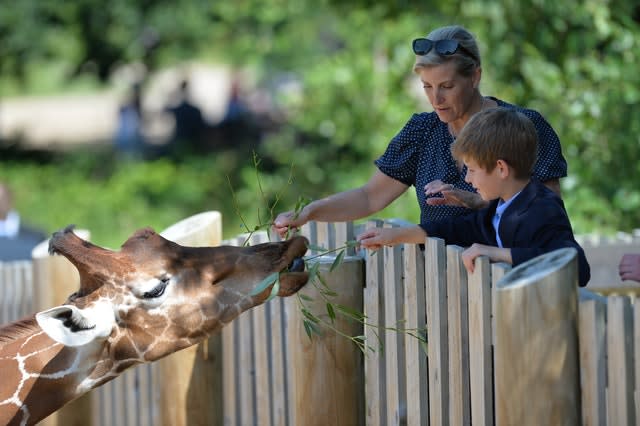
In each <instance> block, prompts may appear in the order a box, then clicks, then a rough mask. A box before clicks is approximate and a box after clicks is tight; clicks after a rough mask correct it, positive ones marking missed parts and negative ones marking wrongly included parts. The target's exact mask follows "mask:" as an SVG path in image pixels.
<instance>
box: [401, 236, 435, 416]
mask: <svg viewBox="0 0 640 426" xmlns="http://www.w3.org/2000/svg"><path fill="white" fill-rule="evenodd" d="M424 301H425V284H424V255H423V253H422V251H421V250H420V248H419V246H418V245H416V244H405V245H404V319H405V328H406V329H407V330H411V331H410V333H411V334H413V335H414V336H415V337H414V336H410V335H408V334H405V353H406V363H405V374H406V377H407V387H406V389H407V391H406V394H407V425H409V426H422V425H426V424H427V423H428V420H429V406H428V402H429V393H428V392H429V390H428V389H429V388H428V380H429V377H428V372H427V354H426V353H425V346H423V344H422V343H421V342H420V340H419V338H424V337H425V335H426V333H425V327H426V308H425V303H424Z"/></svg>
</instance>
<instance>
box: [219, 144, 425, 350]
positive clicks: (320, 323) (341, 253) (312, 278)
mask: <svg viewBox="0 0 640 426" xmlns="http://www.w3.org/2000/svg"><path fill="white" fill-rule="evenodd" d="M253 165H254V168H255V170H256V179H257V180H258V188H259V191H260V193H261V194H260V196H261V199H262V201H263V203H264V204H266V201H267V198H266V197H265V195H264V191H263V189H262V184H261V183H260V175H259V173H258V166H259V165H260V161H259V159H258V158H257V155H256V154H255V152H254V154H253ZM292 176H293V166H292V168H291V174H290V176H289V179H288V184H291V182H292ZM231 191H232V197H233V199H234V206H235V207H236V209H238V203H237V200H236V197H235V193H234V192H233V189H232V190H231ZM280 199H281V192H279V193H278V194H277V196H276V199H275V201H274V202H273V204H272V205H271V206H269V208H268V211H269V215H268V216H269V220H268V221H262V219H261V216H260V212H258V218H259V222H261V223H260V224H259V225H257V226H255V227H253V228H249V226H248V225H247V224H246V222H245V220H244V218H243V217H242V215H241V214H240V212H239V210H238V215H239V217H240V219H241V221H242V223H243V226H244V228H245V229H246V230H247V231H248V233H249V237H250V236H251V235H252V234H253V233H254V232H256V231H258V230H260V229H268V228H269V227H270V226H271V225H272V223H273V220H274V216H275V215H274V212H275V208H276V206H277V204H278V202H279V200H280ZM310 201H311V200H309V199H308V198H305V197H302V196H301V197H298V200H297V202H296V205H295V208H294V211H293V217H294V218H297V217H298V216H299V215H300V212H301V211H302V209H303V208H304V207H305V206H306V205H307V204H309V202H310ZM289 231H290V230H288V231H287V234H286V236H285V238H288V237H289ZM248 242H249V238H247V239H246V241H245V244H248ZM357 246H358V242H357V241H355V240H351V241H347V242H345V244H344V245H342V246H340V247H337V248H334V249H327V248H324V247H319V246H314V245H309V247H308V249H309V250H311V251H312V252H315V253H316V254H312V255H309V256H305V258H304V262H305V266H306V269H307V271H308V272H309V282H310V283H311V284H312V285H313V286H314V287H315V288H316V290H317V291H318V294H319V296H320V298H321V302H322V303H323V304H324V310H325V312H324V313H322V314H319V313H315V312H313V310H312V309H311V308H310V307H309V304H311V303H314V302H315V299H314V298H313V297H311V296H308V295H306V294H301V293H297V294H296V296H297V300H298V305H299V307H300V311H301V313H302V315H303V326H304V329H305V332H306V334H307V336H308V337H309V339H313V336H314V335H317V336H322V333H323V329H327V330H331V331H332V332H334V333H336V334H337V335H339V336H341V337H344V338H346V339H349V340H351V341H352V342H353V343H354V344H355V345H356V346H357V347H358V348H359V349H360V350H361V351H362V352H363V353H365V354H366V353H367V351H368V350H369V351H372V352H375V351H376V350H380V351H383V350H384V348H383V345H382V339H381V337H380V334H379V333H380V332H381V331H394V332H398V333H405V334H407V335H409V336H411V337H413V338H416V339H418V340H419V341H420V344H421V347H422V348H423V350H424V351H425V353H426V352H427V339H426V328H417V329H407V328H400V327H387V326H385V327H380V326H379V325H378V324H372V323H370V322H368V321H367V320H368V318H367V316H366V315H364V313H362V312H360V311H358V310H356V309H353V308H351V307H349V306H345V305H342V304H339V303H335V302H334V301H333V300H332V299H333V298H335V297H336V296H338V293H336V292H335V291H334V290H333V289H331V288H330V287H329V285H328V284H327V282H326V280H325V278H324V277H323V275H322V274H321V273H320V263H318V262H312V261H313V260H314V259H317V258H320V257H323V256H326V255H328V254H334V253H335V259H334V260H333V262H332V264H331V266H330V267H329V271H328V272H329V273H332V272H333V271H335V270H336V269H337V268H338V267H339V266H340V265H341V264H342V263H343V262H344V258H345V255H346V253H347V250H348V249H351V248H355V247H357ZM373 254H375V252H374V253H373ZM269 287H271V292H270V294H269V297H268V298H267V299H266V300H265V302H268V301H269V300H271V299H273V298H274V297H275V296H276V295H277V294H278V291H279V289H280V273H279V272H274V273H272V274H270V275H269V276H267V277H266V278H264V279H263V280H262V281H261V282H260V283H258V285H257V286H256V287H255V288H254V289H253V290H252V292H251V293H250V295H252V296H255V295H258V294H260V293H262V292H263V291H265V290H266V289H268V288H269ZM338 317H344V318H345V319H347V320H348V321H355V322H357V323H360V324H362V325H363V326H365V327H370V328H371V329H372V330H373V334H374V335H375V337H376V339H377V344H376V345H375V346H373V345H371V344H369V343H368V342H367V336H366V335H364V334H361V335H357V336H351V335H349V334H347V333H345V332H344V331H342V330H340V329H339V328H337V326H336V321H337V319H338Z"/></svg>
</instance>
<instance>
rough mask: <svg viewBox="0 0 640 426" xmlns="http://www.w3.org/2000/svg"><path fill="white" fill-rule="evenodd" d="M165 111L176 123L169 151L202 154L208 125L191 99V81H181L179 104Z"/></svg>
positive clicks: (178, 95) (168, 107) (178, 96)
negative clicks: (203, 139)
mask: <svg viewBox="0 0 640 426" xmlns="http://www.w3.org/2000/svg"><path fill="white" fill-rule="evenodd" d="M165 111H166V112H168V113H170V114H171V115H173V118H174V122H175V127H174V131H173V135H172V137H171V140H170V142H169V151H170V152H171V153H178V154H181V153H195V152H202V151H203V149H202V144H203V141H202V138H203V136H204V131H205V129H206V126H207V123H206V122H205V120H204V117H203V116H202V111H201V110H200V108H199V107H198V106H197V105H195V104H194V103H193V102H192V101H191V99H190V93H189V81H188V80H187V79H186V78H185V79H182V80H181V81H180V85H179V87H178V94H177V102H176V103H175V104H174V105H170V106H167V107H166V108H165Z"/></svg>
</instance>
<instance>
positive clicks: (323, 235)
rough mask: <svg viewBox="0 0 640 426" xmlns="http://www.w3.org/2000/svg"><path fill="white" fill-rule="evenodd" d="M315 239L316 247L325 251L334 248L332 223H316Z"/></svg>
mask: <svg viewBox="0 0 640 426" xmlns="http://www.w3.org/2000/svg"><path fill="white" fill-rule="evenodd" d="M316 239H317V245H318V246H320V247H322V248H324V249H325V250H331V249H334V248H335V247H336V244H335V238H334V235H333V223H329V222H316Z"/></svg>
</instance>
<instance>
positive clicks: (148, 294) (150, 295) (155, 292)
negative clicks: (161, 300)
mask: <svg viewBox="0 0 640 426" xmlns="http://www.w3.org/2000/svg"><path fill="white" fill-rule="evenodd" d="M168 285H169V278H163V279H162V280H161V281H160V284H158V285H157V286H155V287H154V288H153V289H152V290H149V291H145V292H144V294H143V295H142V297H144V298H145V299H155V298H156V297H160V296H162V295H163V294H164V291H165V290H166V289H167V286H168Z"/></svg>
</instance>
